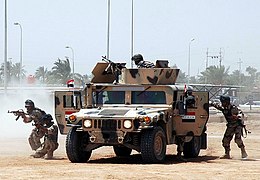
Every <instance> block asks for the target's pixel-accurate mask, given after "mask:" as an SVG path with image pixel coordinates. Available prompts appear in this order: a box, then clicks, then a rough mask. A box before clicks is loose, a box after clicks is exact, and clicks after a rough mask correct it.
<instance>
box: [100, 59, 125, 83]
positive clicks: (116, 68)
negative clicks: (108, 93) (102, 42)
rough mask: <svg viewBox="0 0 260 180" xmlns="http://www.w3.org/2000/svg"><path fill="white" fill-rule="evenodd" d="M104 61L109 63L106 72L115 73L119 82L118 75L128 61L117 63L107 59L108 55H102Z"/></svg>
mask: <svg viewBox="0 0 260 180" xmlns="http://www.w3.org/2000/svg"><path fill="white" fill-rule="evenodd" d="M102 61H105V62H107V63H109V65H108V66H107V68H106V70H105V72H106V73H107V74H113V75H114V76H115V80H116V83H118V81H119V77H118V76H119V75H120V74H121V71H122V69H123V68H125V65H126V63H115V62H113V61H111V60H109V59H107V57H106V56H102Z"/></svg>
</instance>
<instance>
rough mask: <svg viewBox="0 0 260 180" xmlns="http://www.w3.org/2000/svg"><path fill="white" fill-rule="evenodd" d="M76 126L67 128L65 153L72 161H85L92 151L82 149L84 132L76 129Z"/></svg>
mask: <svg viewBox="0 0 260 180" xmlns="http://www.w3.org/2000/svg"><path fill="white" fill-rule="evenodd" d="M76 130H77V127H73V128H71V129H70V130H69V132H68V134H67V137H66V153H67V156H68V159H69V160H70V161H71V162H73V163H84V162H87V161H88V160H89V158H90V156H91V153H92V151H84V150H83V145H86V144H83V142H84V138H86V137H84V132H82V131H81V132H80V131H76Z"/></svg>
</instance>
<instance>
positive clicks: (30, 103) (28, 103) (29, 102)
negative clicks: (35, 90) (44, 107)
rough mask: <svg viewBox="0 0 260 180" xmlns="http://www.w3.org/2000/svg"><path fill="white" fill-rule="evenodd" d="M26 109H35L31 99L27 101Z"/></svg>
mask: <svg viewBox="0 0 260 180" xmlns="http://www.w3.org/2000/svg"><path fill="white" fill-rule="evenodd" d="M25 107H33V108H34V102H33V101H32V100H30V99H27V100H26V101H25Z"/></svg>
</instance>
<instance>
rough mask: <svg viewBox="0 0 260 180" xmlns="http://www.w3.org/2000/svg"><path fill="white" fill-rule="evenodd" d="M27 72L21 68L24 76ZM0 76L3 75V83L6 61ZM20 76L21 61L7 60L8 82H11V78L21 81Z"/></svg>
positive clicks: (0, 70) (0, 69)
mask: <svg viewBox="0 0 260 180" xmlns="http://www.w3.org/2000/svg"><path fill="white" fill-rule="evenodd" d="M25 73H26V71H25V70H24V69H23V67H22V69H21V76H22V78H24V77H25ZM0 77H1V78H0V79H1V83H2V82H3V79H4V63H2V65H1V68H0ZM19 78H20V63H15V64H13V63H12V61H7V62H6V80H7V83H10V82H11V80H13V81H19ZM15 84H16V83H15Z"/></svg>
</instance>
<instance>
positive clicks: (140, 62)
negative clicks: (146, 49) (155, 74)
mask: <svg viewBox="0 0 260 180" xmlns="http://www.w3.org/2000/svg"><path fill="white" fill-rule="evenodd" d="M132 61H134V62H135V65H136V66H137V67H138V68H154V67H155V65H154V64H153V63H152V62H149V61H144V58H143V56H142V55H141V54H136V55H134V56H133V57H132Z"/></svg>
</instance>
